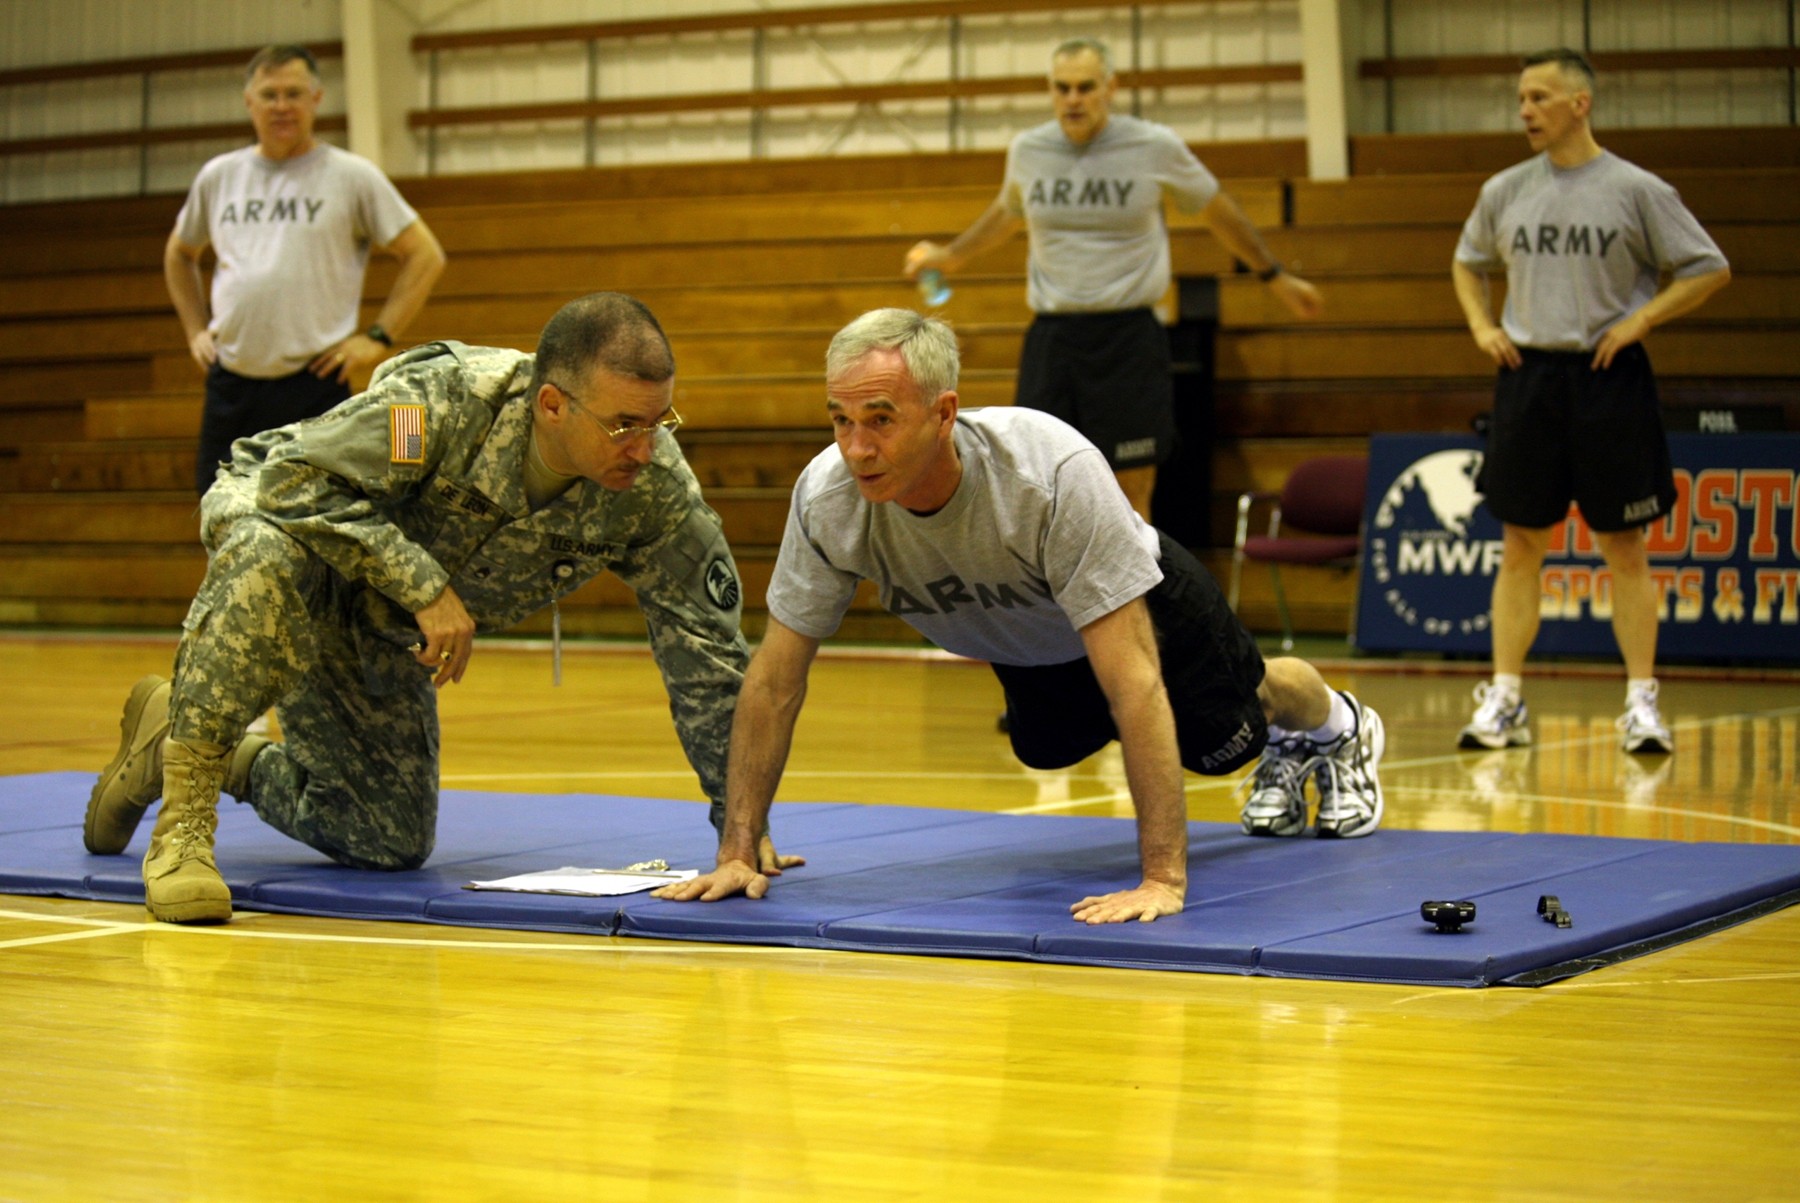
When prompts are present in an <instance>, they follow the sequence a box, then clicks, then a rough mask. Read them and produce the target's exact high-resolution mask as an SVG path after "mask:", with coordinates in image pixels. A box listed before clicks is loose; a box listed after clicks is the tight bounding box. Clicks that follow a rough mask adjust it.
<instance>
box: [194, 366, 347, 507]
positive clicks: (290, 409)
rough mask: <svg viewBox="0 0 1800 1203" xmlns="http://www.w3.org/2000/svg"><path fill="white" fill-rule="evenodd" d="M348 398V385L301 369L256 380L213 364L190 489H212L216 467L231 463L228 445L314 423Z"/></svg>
mask: <svg viewBox="0 0 1800 1203" xmlns="http://www.w3.org/2000/svg"><path fill="white" fill-rule="evenodd" d="M349 396H350V386H349V385H347V384H339V383H338V382H337V381H336V380H334V379H320V378H319V377H317V376H315V375H313V374H312V373H311V372H309V371H307V370H306V369H304V368H302V369H301V370H300V371H298V372H295V373H294V374H293V375H292V376H277V377H276V378H275V379H273V380H258V379H256V378H255V377H251V376H240V375H238V374H237V373H236V372H232V371H229V370H227V369H226V367H225V365H224V364H221V363H214V364H213V365H212V367H211V368H210V369H209V370H208V371H207V373H206V408H205V410H203V411H202V413H201V415H200V450H199V454H198V455H197V456H196V457H195V460H194V487H195V488H196V489H197V490H198V491H199V492H200V494H201V495H202V496H204V495H205V493H206V490H208V489H210V488H212V482H213V477H214V476H216V475H217V474H218V471H219V464H220V463H221V462H223V461H226V460H229V459H230V458H231V445H232V444H233V443H235V442H237V441H238V440H239V439H243V438H248V437H250V436H251V435H253V434H261V433H262V432H263V431H265V430H274V429H275V428H276V427H277V426H286V425H288V424H289V423H291V422H298V421H300V420H301V419H303V418H316V417H318V416H319V415H320V414H322V413H324V412H325V411H326V410H328V409H331V408H332V407H333V406H335V405H337V404H338V403H339V402H341V401H344V400H346V399H348V398H349Z"/></svg>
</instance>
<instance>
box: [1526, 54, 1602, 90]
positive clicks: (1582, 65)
mask: <svg viewBox="0 0 1800 1203" xmlns="http://www.w3.org/2000/svg"><path fill="white" fill-rule="evenodd" d="M1545 63H1555V64H1556V65H1557V66H1558V67H1560V68H1562V71H1563V74H1565V75H1578V76H1580V77H1581V79H1582V80H1583V81H1584V82H1586V84H1587V90H1588V94H1589V95H1590V96H1591V95H1592V94H1593V92H1594V85H1595V84H1596V83H1598V82H1599V80H1598V77H1596V76H1595V75H1594V64H1592V63H1590V62H1588V58H1587V55H1585V54H1583V53H1581V51H1579V50H1571V49H1569V48H1568V47H1567V46H1558V47H1556V48H1554V49H1551V50H1540V51H1538V52H1537V53H1536V54H1528V55H1526V56H1525V58H1524V59H1523V61H1521V62H1520V64H1519V69H1520V70H1524V69H1525V68H1526V67H1541V66H1543V65H1544V64H1545Z"/></svg>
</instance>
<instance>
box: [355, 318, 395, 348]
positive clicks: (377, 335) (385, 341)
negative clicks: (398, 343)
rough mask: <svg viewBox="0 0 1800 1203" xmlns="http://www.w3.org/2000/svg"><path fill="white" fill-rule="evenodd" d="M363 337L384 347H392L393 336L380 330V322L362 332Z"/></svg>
mask: <svg viewBox="0 0 1800 1203" xmlns="http://www.w3.org/2000/svg"><path fill="white" fill-rule="evenodd" d="M363 337H364V338H372V339H374V340H375V341H376V342H378V343H380V344H381V345H382V346H384V347H391V346H393V345H394V336H393V335H391V334H389V333H388V332H387V331H386V330H384V329H382V327H381V323H380V322H376V323H375V324H374V325H373V326H370V327H369V328H368V329H367V330H364V331H363Z"/></svg>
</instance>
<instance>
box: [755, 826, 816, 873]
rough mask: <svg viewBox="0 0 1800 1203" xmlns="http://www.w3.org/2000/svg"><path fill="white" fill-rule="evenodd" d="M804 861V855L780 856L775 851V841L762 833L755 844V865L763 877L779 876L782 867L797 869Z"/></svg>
mask: <svg viewBox="0 0 1800 1203" xmlns="http://www.w3.org/2000/svg"><path fill="white" fill-rule="evenodd" d="M805 863H806V858H805V857H804V856H781V855H780V854H778V853H777V852H776V851H775V841H774V839H773V838H771V837H770V836H767V835H764V836H763V838H762V839H760V840H758V841H757V844H756V867H757V868H758V869H759V870H761V872H762V874H763V876H765V877H780V876H781V871H782V870H783V869H797V868H799V867H800V866H801V865H804V864H805Z"/></svg>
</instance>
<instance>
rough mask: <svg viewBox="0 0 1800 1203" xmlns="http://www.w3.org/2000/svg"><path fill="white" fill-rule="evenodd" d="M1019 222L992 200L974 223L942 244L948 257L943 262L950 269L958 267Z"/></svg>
mask: <svg viewBox="0 0 1800 1203" xmlns="http://www.w3.org/2000/svg"><path fill="white" fill-rule="evenodd" d="M1022 224H1023V222H1022V221H1021V220H1020V219H1019V218H1018V217H1015V216H1014V215H1013V214H1012V213H1011V212H1009V211H1008V210H1007V208H1006V205H1005V204H1004V203H1003V202H1001V201H998V200H996V201H995V202H994V203H993V204H991V205H989V206H988V207H987V209H986V211H984V212H983V213H982V215H981V216H980V217H977V218H976V219H975V223H974V224H973V225H971V226H970V227H969V228H968V229H966V230H964V231H963V232H962V233H961V234H958V235H957V236H956V237H955V238H954V239H953V240H952V241H951V243H950V245H949V247H948V248H946V249H947V251H948V253H949V261H948V262H947V263H946V264H945V267H946V269H948V270H950V271H960V270H961V269H962V268H963V267H964V266H965V265H967V264H968V262H969V261H970V260H971V259H976V258H979V257H980V256H982V255H985V254H986V253H987V252H989V251H991V250H993V249H994V248H995V247H997V246H999V245H1000V244H1001V243H1003V242H1005V241H1006V240H1007V239H1009V238H1011V237H1012V236H1013V235H1014V234H1015V233H1017V232H1018V229H1019V226H1020V225H1022Z"/></svg>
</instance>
